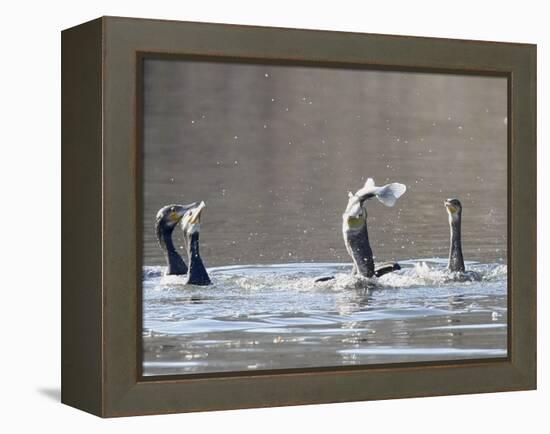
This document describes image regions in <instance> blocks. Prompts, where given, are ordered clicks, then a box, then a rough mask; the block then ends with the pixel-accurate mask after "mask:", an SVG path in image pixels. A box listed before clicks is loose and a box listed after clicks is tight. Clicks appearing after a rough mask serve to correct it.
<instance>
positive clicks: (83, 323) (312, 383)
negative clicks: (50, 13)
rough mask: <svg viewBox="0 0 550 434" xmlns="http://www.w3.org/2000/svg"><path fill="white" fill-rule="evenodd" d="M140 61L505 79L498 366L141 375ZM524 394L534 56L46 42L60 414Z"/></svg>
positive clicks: (231, 34) (278, 32) (84, 34)
mask: <svg viewBox="0 0 550 434" xmlns="http://www.w3.org/2000/svg"><path fill="white" fill-rule="evenodd" d="M148 55H154V56H155V57H162V56H184V57H186V58H205V57H207V58H208V57H217V58H219V57H220V56H221V57H224V58H232V59H238V60H239V61H240V62H253V63H254V62H257V63H297V64H314V65H320V66H323V65H329V66H338V67H346V66H349V67H351V66H353V67H364V68H370V69H373V68H374V69H388V70H401V71H409V70H410V71H433V72H454V73H461V74H476V75H497V76H505V77H507V78H508V92H509V93H508V97H509V98H508V100H509V107H508V247H509V248H508V357H507V358H499V359H484V360H464V361H453V362H423V363H400V364H387V365H363V366H355V367H339V368H314V369H302V370H299V369H296V370H294V369H290V370H279V371H265V372H259V371H257V372H229V373H228V372H220V373H216V374H208V375H191V376H188V377H183V376H180V377H171V376H167V377H153V378H144V377H142V376H141V363H140V349H141V275H142V274H141V250H140V249H141V229H140V228H141V200H142V199H141V194H140V193H141V182H140V180H141V172H140V170H141V169H140V168H141V161H140V159H141V154H140V145H141V137H140V135H139V131H140V130H139V128H137V125H138V119H140V116H141V113H140V104H139V95H140V92H139V89H140V70H141V69H140V67H139V65H140V63H141V62H142V61H143V58H144V57H146V56H148ZM82 246H86V248H85V249H82ZM534 388H536V46H535V45H530V44H516V43H500V42H482V41H465V40H451V39H437V38H420V37H403V36H388V35H372V34H357V33H343V32H328V31H312V30H298V29H280V28H268V27H251V26H234V25H222V24H205V23H191V22H176V21H161V20H144V19H130V18H118V17H102V18H99V19H97V20H94V21H90V22H88V23H85V24H82V25H79V26H76V27H73V28H70V29H67V30H64V31H63V32H62V402H64V403H65V404H68V405H71V406H74V407H76V408H79V409H82V410H85V411H88V412H90V413H93V414H96V415H98V416H102V417H114V416H129V415H143V414H158V413H174V412H187V411H205V410H222V409H235V408H251V407H267V406H282V405H299V404H313V403H328V402H343V401H357V400H370V399H389V398H402V397H413V396H433V395H449V394H464V393H482V392H497V391H511V390H528V389H534Z"/></svg>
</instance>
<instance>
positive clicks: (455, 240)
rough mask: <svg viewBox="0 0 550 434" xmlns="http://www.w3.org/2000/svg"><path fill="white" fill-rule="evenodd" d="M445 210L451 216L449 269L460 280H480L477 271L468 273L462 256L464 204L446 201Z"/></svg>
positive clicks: (456, 200)
mask: <svg viewBox="0 0 550 434" xmlns="http://www.w3.org/2000/svg"><path fill="white" fill-rule="evenodd" d="M445 208H446V209H447V214H448V216H449V228H450V232H451V241H450V248H449V263H448V264H447V269H448V270H449V271H450V272H451V273H455V274H456V278H457V279H459V280H479V279H480V278H481V276H480V275H479V274H478V273H476V272H475V271H466V267H465V266H464V256H463V254H462V204H461V203H460V201H459V200H458V199H454V198H452V199H447V200H445Z"/></svg>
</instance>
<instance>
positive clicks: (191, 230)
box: [181, 201, 206, 238]
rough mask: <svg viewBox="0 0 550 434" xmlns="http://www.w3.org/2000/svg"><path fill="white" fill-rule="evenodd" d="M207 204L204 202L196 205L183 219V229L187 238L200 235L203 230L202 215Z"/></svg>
mask: <svg viewBox="0 0 550 434" xmlns="http://www.w3.org/2000/svg"><path fill="white" fill-rule="evenodd" d="M205 207H206V204H205V203H204V201H202V202H201V203H199V204H198V205H195V206H194V207H193V208H191V209H189V210H187V212H186V213H185V215H184V216H183V218H182V219H181V229H182V230H183V234H184V235H185V238H189V237H191V235H193V234H195V233H198V232H199V231H200V228H201V214H202V211H203V210H204V208H205Z"/></svg>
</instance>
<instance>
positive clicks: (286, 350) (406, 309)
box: [143, 260, 507, 375]
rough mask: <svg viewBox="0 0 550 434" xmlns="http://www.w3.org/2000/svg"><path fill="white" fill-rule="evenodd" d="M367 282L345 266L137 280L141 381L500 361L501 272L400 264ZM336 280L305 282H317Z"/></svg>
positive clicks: (491, 267) (149, 272)
mask: <svg viewBox="0 0 550 434" xmlns="http://www.w3.org/2000/svg"><path fill="white" fill-rule="evenodd" d="M403 265H404V268H403V270H401V271H399V272H397V273H392V274H388V275H385V276H383V277H382V278H380V279H378V280H375V281H369V282H367V281H358V280H355V279H353V278H351V277H350V275H349V271H350V266H349V265H340V264H305V265H304V264H285V265H278V266H246V267H219V268H214V269H212V270H210V272H211V276H212V278H213V282H214V285H213V286H211V287H190V286H188V287H183V286H181V285H178V284H177V280H176V279H174V278H171V279H168V280H166V279H165V278H164V276H163V275H162V269H161V267H146V269H145V270H144V334H143V342H144V374H145V375H163V374H164V375H166V374H184V373H201V372H218V371H243V370H244V371H246V370H258V369H282V368H304V367H315V366H342V365H355V364H370V363H393V362H406V361H432V360H450V359H452V360H456V359H468V358H470V359H471V358H486V357H505V356H506V342H507V341H506V336H507V332H506V321H507V315H506V312H507V309H506V267H505V266H503V265H499V264H488V265H483V264H469V265H468V266H469V268H470V269H472V270H475V271H477V272H479V273H480V275H481V276H482V280H481V281H479V282H455V281H453V280H451V279H450V278H449V275H448V273H447V272H446V271H445V270H444V269H443V265H442V263H440V262H438V261H434V260H432V261H431V262H424V261H421V262H418V261H409V262H405V263H404V264H403ZM323 274H335V275H336V279H335V280H333V281H329V282H322V283H317V284H315V283H314V282H313V280H314V278H315V277H318V276H319V275H323Z"/></svg>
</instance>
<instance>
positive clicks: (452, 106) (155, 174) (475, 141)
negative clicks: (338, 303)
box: [143, 60, 507, 266]
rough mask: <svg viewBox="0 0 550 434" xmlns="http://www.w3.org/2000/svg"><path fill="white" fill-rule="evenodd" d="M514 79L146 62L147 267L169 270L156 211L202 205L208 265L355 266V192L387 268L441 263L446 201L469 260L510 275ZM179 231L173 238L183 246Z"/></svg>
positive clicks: (445, 236)
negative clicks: (363, 194) (382, 190)
mask: <svg viewBox="0 0 550 434" xmlns="http://www.w3.org/2000/svg"><path fill="white" fill-rule="evenodd" d="M506 86H507V84H506V80H505V79H504V78H496V77H478V76H460V75H445V74H428V73H411V72H388V71H373V70H370V71H369V70H350V69H329V68H312V67H296V66H274V65H248V64H232V63H209V62H197V61H175V60H147V61H146V62H145V74H144V195H145V197H144V221H143V224H144V264H146V265H155V264H162V263H163V262H164V261H163V257H162V253H161V251H160V250H159V248H158V246H157V243H156V240H155V238H154V230H153V227H154V219H155V215H156V212H157V210H158V209H159V208H160V207H161V206H163V205H166V204H170V203H186V202H192V201H198V200H205V201H206V203H207V209H206V212H205V214H204V216H203V220H202V223H201V227H202V231H201V252H202V256H203V258H204V260H205V262H206V264H207V265H208V266H214V265H229V264H247V263H266V264H269V263H281V262H301V261H317V262H323V261H325V262H334V261H336V262H342V261H343V262H345V261H348V257H347V254H346V252H345V249H344V245H343V241H342V235H341V230H340V227H341V214H342V211H343V209H344V207H345V205H346V202H347V191H348V190H352V191H355V190H357V189H358V188H359V187H361V185H362V184H363V183H364V181H365V179H366V178H367V177H373V178H374V179H375V181H376V182H377V184H383V183H386V182H390V181H399V182H402V183H405V184H406V185H407V187H408V191H407V193H406V194H405V195H404V196H403V197H402V198H401V199H400V200H399V202H398V203H397V205H396V206H395V207H394V208H385V207H384V206H383V205H382V204H380V203H378V202H376V201H373V202H369V230H370V234H371V238H372V244H373V249H374V253H375V255H376V256H377V258H378V259H380V260H390V259H409V258H422V257H434V256H436V257H442V256H445V255H446V253H447V249H448V226H447V216H446V213H445V209H444V207H443V200H444V199H445V198H447V197H458V198H460V199H461V200H462V202H463V205H464V213H463V238H464V251H465V257H466V258H467V259H473V260H481V261H483V262H494V261H497V262H505V261H506V232H507V231H506V175H507V174H506V171H507V170H506V168H507V162H506V158H507V157H506V135H507V125H506V123H507V119H506V114H507V109H506V106H507V99H506V98H507V90H506ZM177 232H179V231H177Z"/></svg>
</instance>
